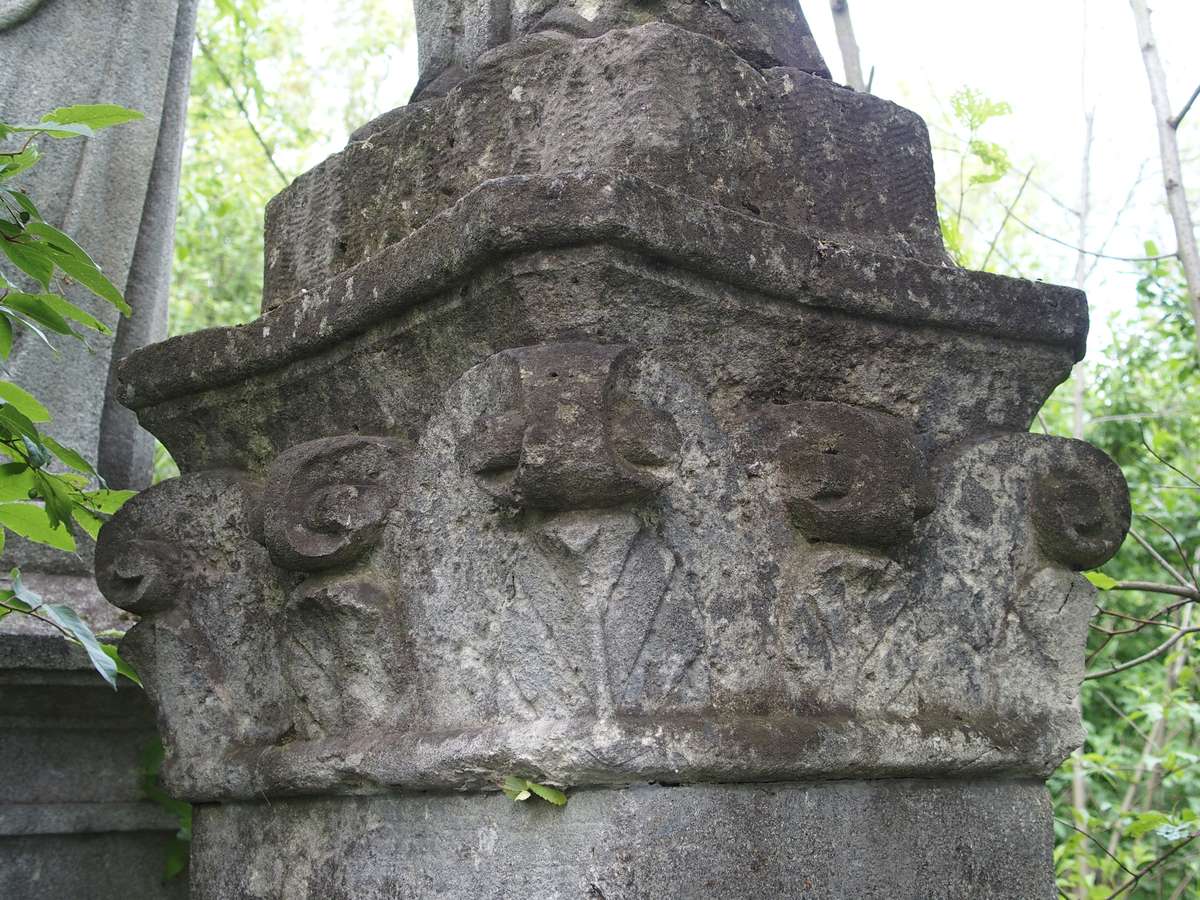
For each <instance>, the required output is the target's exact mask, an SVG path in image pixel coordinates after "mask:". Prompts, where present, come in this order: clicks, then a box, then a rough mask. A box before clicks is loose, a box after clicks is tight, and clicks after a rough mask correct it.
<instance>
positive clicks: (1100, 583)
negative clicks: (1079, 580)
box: [1083, 572, 1118, 591]
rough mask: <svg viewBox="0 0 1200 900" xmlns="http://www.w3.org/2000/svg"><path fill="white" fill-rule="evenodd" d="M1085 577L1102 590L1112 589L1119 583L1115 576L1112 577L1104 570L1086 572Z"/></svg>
mask: <svg viewBox="0 0 1200 900" xmlns="http://www.w3.org/2000/svg"><path fill="white" fill-rule="evenodd" d="M1083 577H1084V578H1086V579H1087V580H1088V581H1090V582H1091V583H1092V584H1094V585H1095V586H1096V587H1098V588H1099V589H1100V590H1102V591H1111V590H1112V589H1113V588H1115V587H1116V586H1117V584H1118V582H1117V580H1116V579H1115V578H1110V577H1109V576H1107V575H1105V574H1104V573H1103V572H1084V573H1083Z"/></svg>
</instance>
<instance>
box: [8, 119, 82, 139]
mask: <svg viewBox="0 0 1200 900" xmlns="http://www.w3.org/2000/svg"><path fill="white" fill-rule="evenodd" d="M8 127H9V128H11V129H12V130H13V131H16V132H19V133H21V134H45V135H47V136H49V137H52V138H77V137H91V136H92V134H93V131H92V129H91V128H89V127H88V126H87V125H84V124H83V123H81V122H80V123H72V122H68V123H63V124H61V125H58V124H53V125H52V124H48V123H39V124H37V125H10V126H8Z"/></svg>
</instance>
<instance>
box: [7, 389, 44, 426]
mask: <svg viewBox="0 0 1200 900" xmlns="http://www.w3.org/2000/svg"><path fill="white" fill-rule="evenodd" d="M0 400H3V401H4V402H5V403H10V404H12V405H13V406H14V407H16V408H17V409H18V410H20V411H21V413H22V414H23V415H24V416H25V418H27V419H28V420H29V421H30V423H33V422H49V421H50V411H49V410H48V409H46V407H44V406H42V404H41V403H39V402H38V399H37V398H36V397H34V396H33V394H31V393H29V392H28V391H26V390H23V389H22V388H19V387H17V386H16V385H15V384H13V383H12V382H11V381H0Z"/></svg>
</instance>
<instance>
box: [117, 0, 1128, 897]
mask: <svg viewBox="0 0 1200 900" xmlns="http://www.w3.org/2000/svg"><path fill="white" fill-rule="evenodd" d="M556 10H557V12H556V11H555V10H546V11H543V10H541V9H540V8H539V9H537V10H532V9H530V10H526V9H525V7H523V6H514V7H510V8H507V9H504V8H497V7H495V6H494V5H492V4H487V5H485V4H465V3H462V4H457V5H452V6H437V5H436V4H433V3H430V4H425V5H423V6H422V7H421V9H420V10H419V11H418V19H419V22H420V23H421V33H420V40H421V43H422V48H423V50H422V53H423V60H424V61H425V66H424V72H425V73H426V74H427V75H428V76H429V77H428V78H426V79H425V83H426V86H427V88H428V86H429V85H435V84H436V82H437V81H438V79H439V78H441V76H442V75H443V74H444V73H445V72H447V71H449V70H450V69H451V68H452V67H457V68H458V69H459V70H460V71H459V72H458V73H457V74H456V75H455V77H453V78H450V79H448V81H446V82H443V84H442V86H441V87H442V88H443V89H444V90H442V89H438V90H433V89H428V90H426V91H425V92H424V93H421V92H420V91H419V92H418V96H419V97H421V98H422V99H420V100H419V102H416V103H413V104H410V105H409V106H407V107H404V108H403V109H400V110H397V111H395V112H393V113H389V114H387V115H386V116H384V117H383V118H382V119H380V120H377V121H376V122H375V123H372V124H371V125H369V126H367V127H365V128H363V129H361V130H360V131H359V132H358V134H357V135H356V136H355V138H354V140H352V142H351V143H350V145H349V146H348V147H347V148H346V149H345V150H344V151H343V152H342V153H340V154H338V155H336V156H334V157H333V158H331V159H330V160H328V161H326V162H325V163H323V164H322V165H321V166H319V167H317V168H316V169H315V170H313V171H312V172H310V173H308V174H307V175H305V176H303V177H302V178H300V179H299V180H298V181H297V182H296V183H295V184H293V185H292V186H291V187H290V188H289V189H288V190H286V191H285V192H284V193H283V194H281V195H280V196H279V197H278V198H276V199H275V200H274V201H273V203H272V204H271V206H270V208H269V209H268V233H267V259H266V267H267V268H266V289H265V296H264V314H263V316H262V318H260V319H259V320H258V321H256V322H254V323H252V324H250V325H247V326H243V327H239V328H232V329H219V330H213V331H207V332H202V333H199V334H194V335H190V336H187V337H183V338H176V339H173V340H171V341H168V342H166V343H163V344H159V345H156V346H153V347H149V348H146V349H144V350H142V351H139V352H138V353H136V354H134V355H133V356H132V357H131V358H130V359H128V360H127V361H126V363H125V364H124V366H123V368H122V370H121V381H122V399H123V402H125V403H126V404H127V405H128V406H130V407H131V408H133V409H135V410H136V411H137V413H138V416H139V418H140V420H141V422H142V423H143V424H144V425H145V426H146V427H148V428H149V429H150V430H151V431H153V432H154V433H155V434H157V435H158V436H159V437H160V438H161V439H162V440H163V441H164V443H166V445H167V446H168V448H169V449H170V450H171V451H172V453H173V455H174V456H175V459H176V460H178V462H179V463H180V466H181V468H182V470H183V472H184V474H183V476H182V477H180V478H179V479H177V480H174V481H171V482H167V483H164V484H160V485H158V486H157V487H155V488H153V489H151V490H150V491H148V492H146V493H144V494H142V495H140V496H139V497H138V498H136V499H135V500H134V501H133V502H131V503H130V504H128V505H127V506H126V507H125V509H123V510H122V512H121V513H120V514H119V515H118V516H117V517H116V518H115V519H114V520H113V521H112V522H111V523H110V524H108V525H107V526H106V527H105V529H104V531H103V532H102V534H101V542H100V545H99V547H98V551H97V573H98V577H99V579H100V582H101V585H102V587H103V589H104V591H105V593H106V595H107V596H108V597H109V599H110V600H112V602H114V603H115V604H117V605H118V606H120V607H122V608H124V609H126V610H129V611H131V612H134V613H136V614H138V615H140V616H142V621H141V622H140V623H139V624H138V625H137V626H136V627H135V628H134V629H133V631H132V632H131V633H130V635H129V637H128V638H127V639H126V643H125V650H126V652H127V654H128V655H130V656H131V657H132V658H133V659H134V660H135V661H136V663H137V665H138V666H139V669H140V671H141V672H142V674H143V677H144V679H145V681H146V683H147V687H148V690H149V691H150V693H151V697H152V700H153V702H154V704H155V706H156V708H157V711H158V716H159V721H160V724H161V727H162V730H163V731H164V734H165V739H166V743H167V747H168V753H169V758H168V763H167V775H168V781H169V783H170V785H171V786H172V787H173V789H174V790H175V791H176V792H177V793H178V794H179V795H180V796H181V797H185V798H187V799H190V800H192V801H195V802H196V803H197V804H198V805H197V807H196V820H195V828H196V831H195V842H194V854H193V863H192V866H193V870H192V872H193V874H192V891H193V895H194V896H197V897H201V898H222V900H224V898H242V897H256V898H257V897H263V898H265V897H323V898H324V897H336V898H383V897H404V898H417V897H456V898H475V897H493V898H560V897H561V898H607V900H616V898H697V897H712V898H768V897H769V898H775V897H801V896H812V897H845V896H862V897H886V898H902V897H903V898H961V897H973V898H983V897H1004V898H1022V900H1028V898H1033V897H1046V898H1050V897H1053V896H1054V895H1055V891H1054V884H1053V872H1052V866H1051V859H1050V850H1051V843H1052V833H1051V818H1050V803H1049V799H1048V797H1047V794H1046V791H1045V788H1044V787H1043V783H1042V782H1043V779H1045V777H1046V776H1047V775H1048V774H1049V773H1050V772H1051V771H1052V770H1053V769H1054V767H1055V766H1056V765H1057V764H1058V762H1059V761H1060V760H1061V759H1063V757H1064V756H1065V755H1066V754H1067V753H1068V752H1069V751H1070V750H1071V748H1072V747H1074V746H1076V745H1077V744H1078V742H1079V740H1080V737H1081V731H1080V722H1079V715H1078V712H1077V711H1076V709H1075V705H1074V701H1075V697H1076V694H1077V691H1078V687H1079V681H1080V677H1081V675H1082V664H1083V655H1082V647H1083V643H1084V637H1085V631H1086V627H1087V620H1088V617H1089V614H1090V611H1091V607H1092V589H1091V587H1090V586H1089V584H1088V582H1087V581H1086V579H1084V578H1082V577H1081V576H1080V575H1079V574H1077V573H1078V570H1079V569H1081V568H1085V567H1090V566H1095V565H1099V564H1100V563H1102V562H1103V561H1104V560H1106V559H1107V558H1108V557H1109V556H1111V555H1112V554H1113V553H1114V552H1115V551H1116V549H1117V547H1118V546H1119V545H1120V543H1121V541H1122V539H1123V537H1124V533H1125V530H1126V528H1127V527H1128V519H1129V505H1128V497H1127V493H1126V489H1125V485H1124V482H1123V480H1122V477H1121V474H1120V472H1119V470H1118V469H1117V468H1116V466H1115V465H1114V464H1113V463H1112V462H1111V461H1109V460H1108V459H1107V458H1106V457H1104V456H1103V455H1102V454H1101V453H1099V452H1098V451H1097V450H1095V449H1093V448H1092V447H1090V446H1088V445H1087V444H1083V443H1080V442H1076V441H1069V440H1061V439H1057V438H1050V437H1045V436H1039V435H1032V434H1029V433H1028V432H1027V429H1028V426H1029V424H1030V422H1031V420H1032V418H1033V416H1034V414H1035V412H1036V410H1037V409H1038V407H1039V406H1040V405H1041V404H1042V402H1043V401H1044V400H1045V398H1046V397H1047V396H1048V395H1049V393H1050V392H1051V391H1052V390H1053V388H1054V387H1055V385H1057V384H1059V383H1060V382H1061V381H1062V380H1063V379H1064V378H1065V377H1066V376H1067V374H1068V373H1069V372H1070V369H1071V366H1072V364H1073V363H1074V362H1075V361H1076V360H1078V359H1079V358H1080V356H1081V355H1082V353H1083V349H1084V341H1085V335H1086V330H1087V312H1086V305H1085V301H1084V298H1083V296H1082V295H1081V294H1079V293H1078V292H1076V291H1073V290H1069V289H1066V288H1059V287H1053V286H1050V285H1045V284H1037V283H1032V282H1026V281H1018V280H1012V279H1007V278H1001V277H997V276H993V275H985V274H980V273H971V272H965V271H962V270H959V269H956V268H953V267H951V266H949V265H947V264H946V262H945V259H944V253H943V251H942V246H941V242H940V238H939V231H938V227H937V218H936V213H935V206H934V193H933V172H932V165H931V159H930V153H929V147H928V139H927V135H926V132H925V128H924V125H923V124H922V122H921V121H920V119H919V118H918V117H916V116H915V115H913V114H912V113H909V112H907V111H905V110H903V109H900V108H898V107H896V106H894V105H892V104H890V103H887V102H885V101H882V100H879V99H877V98H875V97H871V96H865V95H861V94H856V93H853V92H851V91H849V90H846V89H844V88H841V87H839V86H837V85H835V84H833V83H831V82H830V81H829V80H828V78H826V77H824V67H823V65H822V64H821V63H820V58H819V55H817V54H816V50H815V48H814V47H812V45H811V40H802V41H798V40H797V39H796V38H797V36H798V35H801V36H802V35H806V34H807V30H806V29H805V28H804V26H803V18H802V17H801V15H800V12H799V9H798V8H797V7H796V6H795V5H794V4H792V3H788V2H783V0H757V2H749V3H743V4H740V5H739V4H734V5H732V6H728V7H726V6H723V7H722V10H721V11H720V15H717V12H718V11H717V10H716V8H715V7H713V8H711V9H710V8H708V7H705V6H703V5H699V4H698V5H695V6H694V7H693V6H692V5H690V4H685V3H673V2H663V3H649V4H632V3H617V2H611V3H597V4H592V5H591V6H588V5H587V4H576V5H570V4H565V5H563V7H562V8H561V9H559V8H556ZM576 19H582V20H583V21H586V22H594V23H598V24H597V25H596V27H595V28H593V29H591V30H588V31H586V32H585V31H583V26H581V25H579V23H578V22H577V21H576ZM565 20H569V21H571V22H575V25H576V26H578V27H577V30H576V31H574V32H568V31H565V30H564V26H563V25H562V24H561V23H562V22H563V21H565ZM455 23H458V24H455ZM462 23H467V24H466V25H464V24H462ZM539 23H541V24H539ZM714 23H719V24H720V26H721V27H716V25H714ZM780 47H787V48H790V50H789V51H788V52H789V53H792V52H794V53H796V54H799V56H798V57H795V58H794V57H791V56H787V57H784V56H781V51H779V49H778V48H780ZM510 775H512V776H519V777H522V778H528V779H531V780H533V781H536V782H540V783H545V784H550V785H557V786H559V787H561V788H563V789H564V790H566V791H567V793H568V794H569V795H570V801H569V803H568V805H567V806H566V807H564V808H561V809H560V808H556V807H552V806H550V805H549V804H546V803H542V802H541V801H530V802H529V803H527V804H519V803H514V802H512V801H510V800H508V799H507V798H506V797H505V796H504V795H502V794H501V793H499V792H498V791H497V786H498V785H499V783H500V782H502V781H503V779H504V778H505V777H506V776H510Z"/></svg>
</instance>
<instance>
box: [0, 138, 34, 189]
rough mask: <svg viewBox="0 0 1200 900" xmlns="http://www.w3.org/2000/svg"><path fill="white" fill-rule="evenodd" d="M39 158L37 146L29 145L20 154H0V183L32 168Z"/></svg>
mask: <svg viewBox="0 0 1200 900" xmlns="http://www.w3.org/2000/svg"><path fill="white" fill-rule="evenodd" d="M40 156H41V154H40V153H39V152H38V148H37V144H30V145H29V146H28V147H26V148H25V149H24V150H22V151H21V152H19V153H14V154H12V155H11V156H9V155H2V154H0V181H6V180H8V179H9V178H13V177H14V176H17V175H20V174H21V173H22V172H24V171H26V170H27V169H31V168H33V166H34V165H36V163H37V161H38V157H40Z"/></svg>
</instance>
